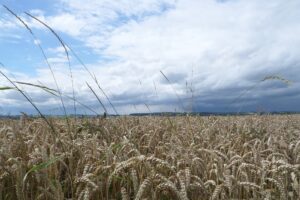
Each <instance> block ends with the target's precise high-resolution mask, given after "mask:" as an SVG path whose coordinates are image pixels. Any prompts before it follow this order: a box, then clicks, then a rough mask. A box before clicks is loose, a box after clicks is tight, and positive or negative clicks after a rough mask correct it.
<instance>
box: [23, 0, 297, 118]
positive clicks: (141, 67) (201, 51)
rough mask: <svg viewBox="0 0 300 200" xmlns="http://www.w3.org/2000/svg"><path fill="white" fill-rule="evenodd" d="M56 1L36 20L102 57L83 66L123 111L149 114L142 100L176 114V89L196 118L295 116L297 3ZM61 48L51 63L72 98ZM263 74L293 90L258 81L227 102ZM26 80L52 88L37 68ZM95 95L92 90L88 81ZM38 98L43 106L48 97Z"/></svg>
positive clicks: (80, 84) (81, 86)
mask: <svg viewBox="0 0 300 200" xmlns="http://www.w3.org/2000/svg"><path fill="white" fill-rule="evenodd" d="M59 3H60V5H61V9H60V10H58V11H57V13H55V14H53V15H45V13H43V12H35V14H37V15H39V17H40V18H41V19H42V20H44V21H46V22H47V23H48V24H49V25H50V26H51V27H53V28H54V29H55V30H57V31H58V33H60V34H62V35H63V36H64V38H67V39H69V40H70V38H71V39H72V40H76V41H80V42H81V44H82V47H83V48H85V49H86V50H90V51H92V52H94V53H95V54H96V55H97V56H98V57H99V60H100V61H101V59H102V58H109V61H106V60H105V61H102V62H100V61H99V62H93V63H89V64H88V67H89V68H90V69H91V70H92V71H93V73H95V75H96V76H97V77H98V79H99V83H100V85H101V87H103V89H105V91H106V92H107V93H108V94H109V96H110V98H111V99H112V101H113V103H115V104H116V105H117V106H118V109H120V110H122V111H123V112H126V113H128V112H134V111H135V108H134V107H133V106H132V104H136V105H137V107H138V110H139V111H147V108H146V107H145V106H144V104H145V103H146V104H148V105H150V108H151V107H153V110H154V111H159V110H167V109H169V111H174V109H175V108H176V109H177V110H180V109H182V108H180V105H179V103H178V101H179V100H178V97H177V95H176V94H175V92H174V90H175V91H176V93H177V94H178V95H179V96H180V98H181V100H182V101H184V103H185V106H186V107H189V104H191V102H192V100H193V104H195V105H194V108H195V109H196V110H198V111H201V110H205V111H209V110H211V111H227V109H229V110H231V111H236V110H238V109H240V107H241V105H244V106H243V107H244V108H243V109H245V110H255V109H256V108H257V107H258V106H259V105H260V104H263V105H264V106H266V107H268V108H269V109H273V110H276V109H281V110H285V109H286V110H297V109H298V110H299V105H298V104H297V103H296V100H295V99H297V98H298V97H299V95H298V94H299V90H298V89H297V88H299V81H300V78H299V76H298V74H299V72H300V66H299V61H300V38H299V37H298V35H299V34H300V25H299V23H298V20H299V18H300V14H299V12H298V10H299V8H300V2H298V1H296V0H292V1H288V2H287V1H283V0H274V1H272V2H262V1H259V0H254V1H238V0H228V1H213V0H203V1H194V0H177V1H172V0H155V1H150V0H149V1H148V0H146V1H140V0H133V1H132V0H131V1H129V0H122V1H118V2H115V1H104V0H102V1H96V0H88V1H86V2H85V3H84V4H83V3H82V1H79V0H74V1H66V0H61V1H59ZM27 20H29V19H27ZM34 27H35V28H38V29H39V28H41V27H40V26H34ZM71 45H72V44H71ZM61 50H62V49H61V48H58V47H54V48H52V47H51V48H49V49H48V52H49V53H51V58H50V61H51V63H54V64H55V74H56V76H57V79H58V81H59V85H61V86H62V90H63V91H64V92H66V93H67V94H72V87H71V85H72V84H71V81H70V76H69V74H70V73H69V71H68V67H67V65H66V62H65V61H66V60H65V55H64V52H62V51H61ZM52 54H53V55H52ZM83 60H84V58H83ZM71 61H72V66H73V67H74V70H73V73H74V81H75V88H76V94H77V95H78V98H80V99H81V100H82V101H84V102H87V103H91V102H94V104H95V102H96V99H95V97H94V96H93V95H92V94H91V92H90V91H89V89H88V87H87V86H86V84H85V82H86V81H88V82H89V83H90V84H92V83H93V81H92V80H91V78H90V77H89V75H88V73H87V72H85V71H84V70H83V69H82V67H81V66H79V65H78V63H77V62H76V61H75V58H74V57H72V58H71ZM160 70H162V71H163V72H164V73H165V74H166V75H167V76H168V78H169V79H170V80H171V82H172V85H170V84H169V83H167V82H166V80H165V79H164V77H163V76H162V75H161V73H160ZM269 75H280V76H283V77H285V78H287V79H290V80H293V81H294V83H293V84H292V85H291V86H289V87H286V86H285V85H282V84H277V83H278V82H276V81H275V82H274V81H270V82H269V84H267V83H261V84H258V86H257V87H255V88H254V89H253V90H250V91H249V92H247V93H246V94H245V95H244V96H242V97H241V100H240V101H238V102H236V103H234V104H231V103H232V101H233V100H234V99H235V98H237V97H238V96H239V95H240V94H241V93H243V91H245V90H248V89H249V88H251V87H252V86H253V85H255V84H256V83H258V82H259V81H260V80H262V79H263V78H264V77H265V76H269ZM28 79H29V80H31V81H36V80H41V81H44V82H45V84H47V85H48V84H49V85H50V86H51V87H55V85H54V84H53V80H52V78H51V74H50V72H49V71H48V69H45V68H43V67H39V70H38V75H37V76H36V77H29V78H28ZM271 82H272V83H271ZM154 85H155V86H154ZM93 88H97V86H96V85H95V84H93ZM155 88H156V89H155ZM98 92H99V95H100V96H101V98H103V99H104V101H105V97H104V96H103V95H102V94H101V92H100V91H98ZM43 98H44V99H45V102H47V97H43ZM192 98H194V99H192ZM49 101H50V100H49ZM267 102H271V103H270V105H268V103H267ZM49 104H51V106H54V105H55V103H53V102H52V103H49ZM106 104H107V102H106ZM271 104H272V106H271ZM107 105H108V104H107ZM276 105H278V107H276Z"/></svg>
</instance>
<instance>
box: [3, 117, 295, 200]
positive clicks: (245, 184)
mask: <svg viewBox="0 0 300 200" xmlns="http://www.w3.org/2000/svg"><path fill="white" fill-rule="evenodd" d="M48 120H49V121H50V122H51V124H52V125H53V126H54V128H55V130H56V132H57V135H55V136H54V135H53V134H51V131H52V130H51V128H50V127H49V126H47V124H46V122H45V121H44V120H43V119H39V118H36V119H24V118H22V119H21V121H18V120H12V119H2V120H1V121H0V199H1V200H2V199H22V200H27V199H124V200H129V199H136V200H137V199H144V200H145V199H149V200H150V199H182V200H188V199H189V200H197V199H208V200H209V199H299V198H300V185H299V181H300V123H299V122H300V116H298V115H262V116H259V115H252V116H218V117H217V116H209V117H200V116H177V117H157V116H145V117H134V116H127V117H124V116H123V117H109V118H106V119H104V118H82V119H76V120H74V119H70V123H71V127H72V131H71V133H70V129H69V127H68V125H67V124H66V123H65V121H64V120H63V119H59V118H48ZM70 134H71V137H70Z"/></svg>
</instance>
